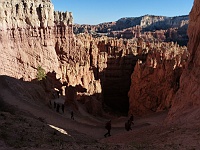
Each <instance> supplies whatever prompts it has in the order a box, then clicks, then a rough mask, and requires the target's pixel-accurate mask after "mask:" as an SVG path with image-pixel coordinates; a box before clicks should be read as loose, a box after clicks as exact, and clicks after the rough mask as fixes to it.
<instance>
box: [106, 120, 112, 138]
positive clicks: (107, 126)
mask: <svg viewBox="0 0 200 150" xmlns="http://www.w3.org/2000/svg"><path fill="white" fill-rule="evenodd" d="M105 128H106V129H107V130H108V132H107V133H106V134H104V137H106V136H107V135H108V136H111V135H110V130H111V120H109V121H108V122H107V123H106V125H105Z"/></svg>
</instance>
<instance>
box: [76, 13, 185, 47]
mask: <svg viewBox="0 0 200 150" xmlns="http://www.w3.org/2000/svg"><path fill="white" fill-rule="evenodd" d="M188 22H189V17H188V15H185V16H177V17H165V16H153V15H145V16H141V17H127V18H121V19H119V20H117V21H116V22H107V23H101V24H98V25H78V24H75V25H74V33H75V34H78V33H91V34H93V35H94V36H102V35H107V36H110V37H118V38H128V39H131V38H135V37H140V36H146V33H148V34H149V33H151V34H152V35H153V36H154V38H157V35H158V34H157V33H158V32H159V33H162V34H163V37H162V38H161V39H160V40H162V41H165V42H171V41H174V42H178V44H179V45H185V46H186V45H187V42H188V37H187V33H186V32H187V27H188Z"/></svg>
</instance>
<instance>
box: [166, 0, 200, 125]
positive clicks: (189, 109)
mask: <svg viewBox="0 0 200 150" xmlns="http://www.w3.org/2000/svg"><path fill="white" fill-rule="evenodd" d="M199 8H200V1H199V0H195V1H194V5H193V8H192V10H191V12H190V21H189V27H188V36H189V43H188V50H189V52H190V54H191V55H190V60H189V62H188V65H187V69H186V70H185V71H184V72H183V74H182V76H181V79H180V89H179V91H178V92H177V94H176V97H175V98H174V99H173V104H172V109H171V111H170V112H169V117H168V121H175V122H177V121H183V122H188V121H192V120H193V121H194V120H196V121H199V112H200V110H199V105H200V86H199V83H200V78H199V77H200V71H199V70H200V69H199V67H200V59H199V57H200V9H199ZM183 114H184V115H183ZM181 116H182V117H181ZM190 123H191V122H190Z"/></svg>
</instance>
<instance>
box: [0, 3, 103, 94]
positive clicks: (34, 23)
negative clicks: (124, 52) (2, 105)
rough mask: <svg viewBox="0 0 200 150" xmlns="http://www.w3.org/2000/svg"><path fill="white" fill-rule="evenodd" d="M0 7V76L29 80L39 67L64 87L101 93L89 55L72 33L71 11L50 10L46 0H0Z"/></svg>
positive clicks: (50, 6)
mask: <svg viewBox="0 0 200 150" xmlns="http://www.w3.org/2000/svg"><path fill="white" fill-rule="evenodd" d="M0 10H1V11H0V50H1V53H0V64H1V65H0V75H7V76H11V77H15V78H17V79H20V78H23V80H25V81H31V80H33V79H35V78H36V74H37V67H38V66H41V67H42V68H44V70H45V72H46V73H49V72H53V71H55V73H56V78H57V79H60V81H61V83H67V85H66V86H69V85H72V86H76V85H80V86H82V87H83V88H85V89H86V94H87V95H94V94H96V93H98V94H99V93H101V85H100V81H99V80H95V78H94V74H93V70H91V69H90V64H91V63H90V54H89V52H88V51H87V50H86V49H85V47H84V46H83V43H82V42H81V41H80V40H78V39H76V38H75V36H74V34H73V27H72V24H73V17H72V13H71V12H57V11H54V7H53V5H52V3H51V2H50V0H14V1H9V0H1V1H0ZM63 89H64V87H63ZM63 93H65V92H64V91H63Z"/></svg>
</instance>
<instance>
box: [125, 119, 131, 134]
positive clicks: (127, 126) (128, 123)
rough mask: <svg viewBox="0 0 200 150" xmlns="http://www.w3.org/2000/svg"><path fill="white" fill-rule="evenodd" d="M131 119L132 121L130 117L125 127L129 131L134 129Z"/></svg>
mask: <svg viewBox="0 0 200 150" xmlns="http://www.w3.org/2000/svg"><path fill="white" fill-rule="evenodd" d="M131 123H132V122H131V121H130V119H129V120H128V121H127V122H126V123H125V129H126V130H127V131H129V130H132V128H131Z"/></svg>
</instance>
